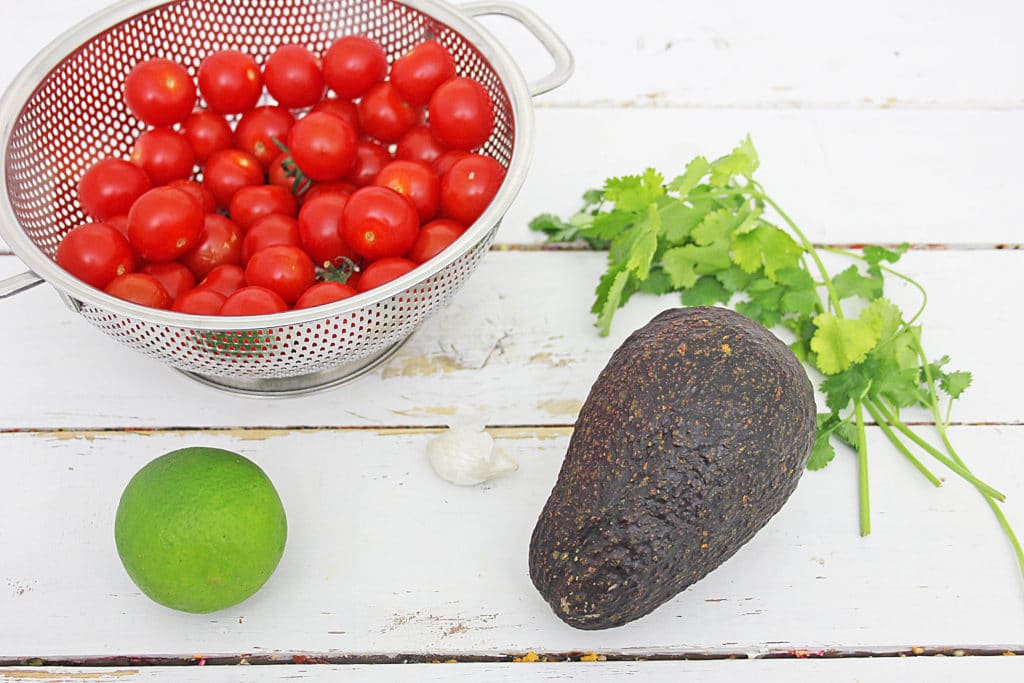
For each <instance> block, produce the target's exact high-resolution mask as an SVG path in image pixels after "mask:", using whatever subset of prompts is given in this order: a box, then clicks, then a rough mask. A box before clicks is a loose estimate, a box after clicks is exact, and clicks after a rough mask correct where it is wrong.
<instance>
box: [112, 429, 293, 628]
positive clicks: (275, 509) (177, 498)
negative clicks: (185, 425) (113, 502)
mask: <svg viewBox="0 0 1024 683" xmlns="http://www.w3.org/2000/svg"><path fill="white" fill-rule="evenodd" d="M287 535H288V525H287V522H286V520H285V514H284V507H283V506H282V505H281V499H280V498H279V497H278V495H277V491H276V490H275V489H274V485H273V484H272V483H271V481H270V479H268V478H267V475H266V474H265V473H264V472H263V470H261V469H260V468H259V467H258V466H257V465H256V464H255V463H253V462H252V461H250V460H247V459H246V458H244V457H242V456H241V455H239V454H238V453H232V452H231V451H226V450H223V449H220V448H205V447H195V448H182V449H180V450H177V451H171V452H170V453H166V454H164V455H162V456H160V457H159V458H156V459H155V460H153V461H151V462H150V463H149V464H147V465H146V466H145V467H143V468H142V469H141V470H139V471H138V472H137V473H136V474H135V476H134V477H132V479H131V481H129V482H128V486H126V487H125V490H124V493H122V494H121V502H120V503H119V504H118V506H117V517H116V519H115V520H114V541H115V542H116V544H117V553H118V555H120V557H121V562H122V563H123V564H124V568H125V570H127V572H128V576H130V577H131V579H132V581H134V582H135V585H137V586H138V587H139V588H140V589H142V592H143V593H145V594H146V595H148V596H149V597H150V598H152V599H153V600H155V601H156V602H158V603H160V604H161V605H165V606H167V607H172V608H174V609H178V610H183V611H185V612H213V611H216V610H219V609H223V608H225V607H230V606H231V605H235V604H237V603H239V602H241V601H243V600H245V599H246V598H248V597H249V596H251V595H252V594H253V593H255V592H256V591H257V590H259V589H260V587H261V586H262V585H263V584H264V583H266V581H267V579H269V578H270V575H271V574H273V573H274V569H275V568H276V567H277V563H278V561H280V559H281V555H282V553H283V552H284V544H285V538H286V537H287Z"/></svg>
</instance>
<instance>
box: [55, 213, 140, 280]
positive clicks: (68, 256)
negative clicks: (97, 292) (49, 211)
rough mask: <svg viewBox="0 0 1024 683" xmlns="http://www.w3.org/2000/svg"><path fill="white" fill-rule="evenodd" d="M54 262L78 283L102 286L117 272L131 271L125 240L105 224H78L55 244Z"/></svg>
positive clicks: (131, 258)
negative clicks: (76, 279)
mask: <svg viewBox="0 0 1024 683" xmlns="http://www.w3.org/2000/svg"><path fill="white" fill-rule="evenodd" d="M55 258H56V261H57V265H58V266H60V267H61V268H63V269H64V270H66V271H68V272H69V273H71V274H72V275H74V276H75V277H77V278H78V279H79V280H81V281H82V282H85V283H86V284H90V285H92V286H93V287H97V288H100V289H102V288H103V287H106V286H107V283H108V282H110V281H111V280H113V279H114V278H115V277H118V276H119V275H124V274H125V273H130V272H132V271H133V270H135V255H134V253H133V252H132V247H131V245H130V244H129V243H128V240H127V239H126V238H125V236H124V235H122V234H121V233H120V232H118V230H117V228H114V227H112V226H110V225H107V224H106V223H86V224H84V225H79V226H78V227H77V228H74V229H73V230H71V231H70V232H69V233H68V234H66V235H64V239H62V240H61V241H60V244H58V245H57V254H56V257H55Z"/></svg>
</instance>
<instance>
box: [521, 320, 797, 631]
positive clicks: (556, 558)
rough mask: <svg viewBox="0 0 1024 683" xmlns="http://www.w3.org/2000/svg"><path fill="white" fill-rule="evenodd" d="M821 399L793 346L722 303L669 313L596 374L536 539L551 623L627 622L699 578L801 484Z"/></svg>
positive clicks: (535, 574)
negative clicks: (816, 400) (552, 613)
mask: <svg viewBox="0 0 1024 683" xmlns="http://www.w3.org/2000/svg"><path fill="white" fill-rule="evenodd" d="M815 413H816V408H815V403H814V393H813V388H812V386H811V383H810V380H809V379H808V378H807V373H806V372H805V371H804V369H803V367H802V366H801V364H800V362H799V361H798V360H797V359H796V357H795V356H794V355H793V353H792V352H791V351H790V350H789V348H788V347H787V346H786V345H785V344H783V343H782V342H781V341H780V340H779V339H778V338H777V337H775V336H774V335H773V334H772V333H771V332H769V331H768V330H767V329H765V328H764V327H763V326H762V325H760V324H759V323H756V322H754V321H752V320H750V319H749V318H745V317H743V316H741V315H739V314H738V313H734V312H732V311H730V310H728V309H724V308H718V307H692V308H676V309H671V310H668V311H665V312H663V313H661V314H660V315H658V316H657V317H655V318H654V319H653V320H651V321H650V322H649V323H648V324H647V325H645V326H644V327H642V328H640V329H638V330H636V331H635V332H634V333H633V334H631V335H630V336H629V338H628V339H626V341H625V342H623V344H622V345H621V346H620V347H619V348H618V349H617V350H616V351H615V352H614V353H613V354H612V356H611V359H610V360H609V362H608V365H607V366H605V368H604V369H603V370H602V371H601V373H600V375H599V376H598V378H597V380H596V381H595V383H594V385H593V387H592V388H591V390H590V394H589V395H588V397H587V400H586V401H585V402H584V404H583V406H582V408H581V409H580V413H579V416H578V418H577V420H576V424H575V428H574V429H573V434H572V437H571V438H570V440H569V448H568V451H567V452H566V455H565V460H564V462H563V463H562V469H561V471H560V472H559V475H558V479H557V481H556V483H555V485H554V488H553V490H552V491H551V495H550V497H549V498H548V500H547V503H546V504H545V505H544V508H543V510H542V511H541V514H540V518H539V519H538V521H537V525H536V527H535V528H534V530H533V535H532V537H531V540H530V553H529V566H530V578H531V579H532V580H533V584H534V586H536V588H537V590H538V591H539V592H540V594H541V595H542V596H543V597H544V599H545V600H546V601H547V602H548V603H549V604H550V605H551V607H552V609H554V611H555V614H556V615H557V616H558V617H559V618H561V619H562V620H563V621H565V622H566V623H568V624H569V625H571V626H573V627H576V628H580V629H587V630H595V629H604V628H611V627H615V626H621V625H623V624H626V623H628V622H631V621H633V620H635V619H638V618H640V617H642V616H644V615H646V614H649V613H650V612H652V611H653V610H654V609H656V608H657V607H658V606H660V605H662V604H663V603H665V602H667V601H668V600H670V599H672V598H673V597H675V596H676V595H677V594H679V593H680V592H681V591H683V590H684V589H685V588H686V587H687V586H690V585H691V584H693V583H694V582H696V581H698V580H700V579H701V578H703V577H704V576H705V575H707V574H708V572H710V571H712V570H713V569H715V568H716V567H718V566H719V565H721V564H722V563H723V562H725V561H726V560H727V559H728V558H729V557H731V556H732V555H733V554H734V553H735V552H736V551H737V550H739V548H740V547H741V546H742V545H743V544H744V543H746V542H747V541H749V540H750V539H751V538H752V537H753V535H754V534H755V533H756V532H757V531H758V530H759V529H760V528H761V527H763V526H764V525H765V524H766V523H767V522H768V520H769V519H771V517H772V516H773V515H774V514H775V513H776V512H778V511H779V510H780V509H781V508H782V506H783V504H784V503H785V502H786V500H787V499H788V498H789V496H790V494H791V493H793V490H794V489H795V488H796V485H797V481H798V480H799V479H800V475H801V473H802V472H803V470H804V467H805V465H806V463H807V457H808V455H809V454H810V451H811V446H812V445H813V443H814V436H815V429H816V427H815Z"/></svg>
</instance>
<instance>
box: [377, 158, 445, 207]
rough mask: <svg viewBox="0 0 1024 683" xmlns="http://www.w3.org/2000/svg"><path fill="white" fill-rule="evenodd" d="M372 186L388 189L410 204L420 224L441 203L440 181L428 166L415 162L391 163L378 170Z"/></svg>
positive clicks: (400, 161)
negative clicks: (414, 209)
mask: <svg viewBox="0 0 1024 683" xmlns="http://www.w3.org/2000/svg"><path fill="white" fill-rule="evenodd" d="M373 184H374V185H379V186H381V187H390V188H391V189H392V190H394V191H395V192H397V193H398V194H400V195H402V196H404V197H405V198H406V199H408V200H409V201H410V202H412V205H413V206H414V207H415V208H416V215H417V216H418V217H419V222H420V223H425V222H426V221H429V220H430V219H431V218H433V217H434V215H435V214H437V209H438V207H439V205H440V202H441V179H440V178H438V177H437V174H436V173H434V171H433V170H432V169H431V168H430V167H429V166H424V165H423V164H421V163H419V162H417V161H402V160H397V161H392V162H391V163H390V164H388V165H387V166H385V167H384V168H382V169H381V170H380V173H378V174H377V177H376V178H374V179H373Z"/></svg>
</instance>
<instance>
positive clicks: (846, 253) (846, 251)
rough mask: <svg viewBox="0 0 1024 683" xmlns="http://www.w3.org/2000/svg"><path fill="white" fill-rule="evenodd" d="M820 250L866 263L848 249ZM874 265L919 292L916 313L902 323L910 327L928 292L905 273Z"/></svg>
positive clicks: (926, 303)
mask: <svg viewBox="0 0 1024 683" xmlns="http://www.w3.org/2000/svg"><path fill="white" fill-rule="evenodd" d="M822 249H824V250H825V251H827V252H829V253H831V254H839V255H840V256H846V257H848V258H852V259H857V260H860V261H866V260H867V259H865V258H864V255H863V254H858V253H857V252H855V251H851V250H849V249H839V248H837V247H822ZM875 265H876V266H877V267H878V268H879V269H881V270H883V271H885V272H886V273H888V274H890V275H893V276H895V277H898V278H899V279H901V280H903V281H904V282H906V283H907V284H909V285H911V286H912V287H914V289H916V290H917V291H918V292H920V294H921V305H920V306H918V308H917V311H916V312H915V313H914V315H913V316H911V318H910V320H908V321H907V322H905V323H904V327H910V326H911V325H913V324H914V323H915V322H917V319H918V318H920V317H921V316H922V315H923V314H924V309H925V307H927V305H928V292H927V291H926V290H925V288H924V286H923V285H922V284H921V283H920V282H918V281H917V280H915V279H914V278H912V277H910V276H909V275H907V274H906V273H901V272H900V271H898V270H896V269H895V268H890V267H889V266H887V265H885V264H882V263H878V264H875Z"/></svg>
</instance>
